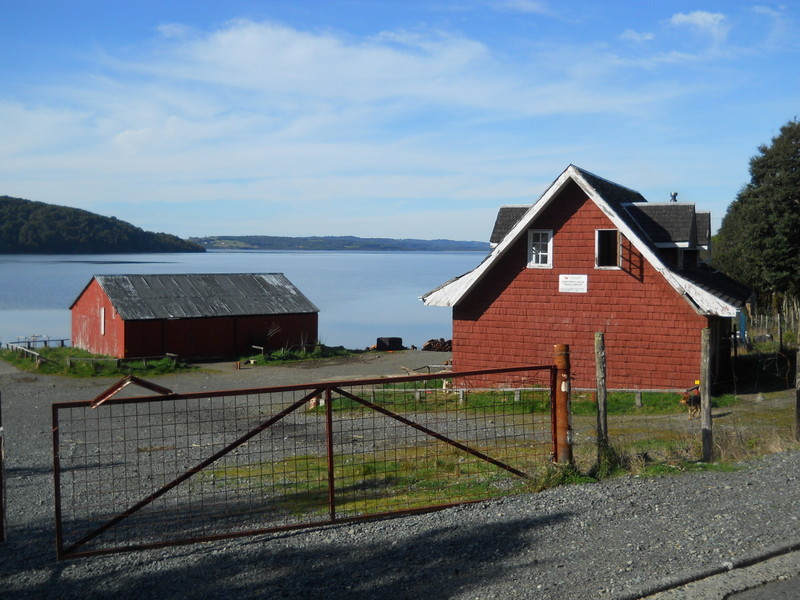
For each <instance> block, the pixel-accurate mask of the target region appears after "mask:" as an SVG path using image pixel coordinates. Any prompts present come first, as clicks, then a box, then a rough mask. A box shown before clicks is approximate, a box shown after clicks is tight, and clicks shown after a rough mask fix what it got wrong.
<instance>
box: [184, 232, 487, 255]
mask: <svg viewBox="0 0 800 600" xmlns="http://www.w3.org/2000/svg"><path fill="white" fill-rule="evenodd" d="M189 239H190V240H191V241H193V242H196V243H198V244H200V245H202V246H203V247H204V248H208V249H209V250H233V249H235V250H361V251H381V252H385V251H400V250H405V251H426V252H431V251H450V252H463V251H478V252H486V251H488V250H489V249H490V246H489V244H487V243H485V242H459V241H454V240H414V239H391V238H360V237H354V236H318V237H317V236H313V237H281V236H271V235H240V236H214V237H202V238H189Z"/></svg>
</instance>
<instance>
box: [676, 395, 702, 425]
mask: <svg viewBox="0 0 800 600" xmlns="http://www.w3.org/2000/svg"><path fill="white" fill-rule="evenodd" d="M681 404H683V405H684V406H685V407H686V408H687V409H688V410H689V418H690V419H694V418H695V417H698V416H700V394H699V393H697V390H696V389H691V390H689V391H688V392H683V393H682V394H681Z"/></svg>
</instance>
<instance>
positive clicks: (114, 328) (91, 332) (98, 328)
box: [71, 279, 125, 357]
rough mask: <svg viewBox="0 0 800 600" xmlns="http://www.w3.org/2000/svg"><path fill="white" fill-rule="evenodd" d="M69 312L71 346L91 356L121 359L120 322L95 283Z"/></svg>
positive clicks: (121, 336) (121, 337)
mask: <svg viewBox="0 0 800 600" xmlns="http://www.w3.org/2000/svg"><path fill="white" fill-rule="evenodd" d="M71 313H72V345H73V346H75V347H76V348H83V349H84V350H88V351H89V352H92V353H94V354H107V355H109V356H115V357H121V356H123V352H124V350H123V349H124V341H125V340H124V324H123V321H122V319H120V318H119V315H118V314H117V311H116V310H115V309H114V307H113V306H112V304H111V301H110V300H109V299H108V296H106V294H105V292H104V291H103V289H102V288H101V287H100V285H99V284H98V283H97V281H96V280H94V279H92V281H91V282H90V283H89V285H88V286H87V287H86V289H85V290H84V291H83V293H82V294H81V296H80V298H78V300H77V301H76V302H75V304H74V305H73V306H72V309H71Z"/></svg>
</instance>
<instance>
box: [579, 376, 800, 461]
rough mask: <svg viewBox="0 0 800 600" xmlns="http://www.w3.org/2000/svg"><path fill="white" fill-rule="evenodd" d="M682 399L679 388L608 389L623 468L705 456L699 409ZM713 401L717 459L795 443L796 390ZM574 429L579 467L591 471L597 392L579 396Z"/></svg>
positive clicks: (611, 433) (613, 439)
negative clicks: (644, 390)
mask: <svg viewBox="0 0 800 600" xmlns="http://www.w3.org/2000/svg"><path fill="white" fill-rule="evenodd" d="M790 392H791V393H790ZM681 398H682V394H681V393H678V392H677V391H676V390H664V391H660V392H649V393H647V392H646V393H636V392H632V391H628V392H611V393H609V399H608V408H607V413H608V415H607V420H608V443H609V445H610V446H611V447H612V448H613V449H614V451H615V452H616V455H617V459H618V460H620V461H621V462H622V463H623V464H622V466H625V467H628V468H630V469H632V470H634V471H635V470H636V469H638V468H642V467H645V466H647V465H651V464H658V465H672V466H676V465H681V464H685V463H686V462H696V461H699V460H701V458H702V456H703V433H702V426H701V418H700V412H699V411H700V408H699V405H692V404H691V403H689V404H686V403H682V402H681ZM711 404H712V408H711V417H712V419H711V421H712V428H711V433H712V442H713V456H714V459H715V460H722V461H738V460H744V459H748V458H752V457H755V456H761V455H764V454H768V453H773V452H780V451H782V450H785V449H787V448H790V447H794V446H796V443H797V441H798V437H797V427H798V425H797V416H796V415H797V401H796V400H795V395H794V393H793V391H792V390H788V391H783V392H773V393H767V394H764V393H752V394H740V395H733V394H727V395H721V396H716V397H713V398H712V399H711ZM572 427H573V435H572V440H573V456H574V460H575V465H576V467H577V468H579V469H580V470H583V471H588V470H590V469H591V468H592V467H593V466H594V465H595V464H596V462H597V459H598V444H599V439H598V426H597V405H596V403H595V401H594V393H593V391H584V392H582V393H580V392H579V393H575V394H574V396H573V399H572Z"/></svg>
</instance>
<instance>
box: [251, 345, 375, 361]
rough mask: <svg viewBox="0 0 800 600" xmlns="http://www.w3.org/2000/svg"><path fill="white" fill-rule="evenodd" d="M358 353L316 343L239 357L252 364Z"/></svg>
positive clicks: (336, 356)
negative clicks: (312, 345) (309, 345)
mask: <svg viewBox="0 0 800 600" xmlns="http://www.w3.org/2000/svg"><path fill="white" fill-rule="evenodd" d="M356 354H360V352H359V351H357V350H347V349H346V348H344V347H343V346H335V347H331V346H325V345H323V344H318V345H316V346H314V347H313V348H312V349H309V348H308V347H298V348H280V349H278V350H273V351H272V352H269V353H265V354H255V355H252V356H245V357H242V358H241V362H243V363H250V364H254V365H276V364H281V363H286V362H294V361H299V360H317V359H323V358H338V357H345V356H354V355H356Z"/></svg>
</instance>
